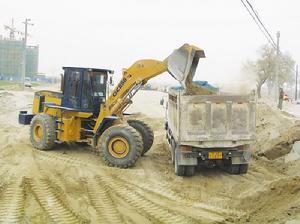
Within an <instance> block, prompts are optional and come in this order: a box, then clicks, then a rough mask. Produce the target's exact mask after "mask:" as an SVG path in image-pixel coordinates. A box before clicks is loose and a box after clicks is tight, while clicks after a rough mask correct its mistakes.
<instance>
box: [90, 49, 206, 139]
mask: <svg viewBox="0 0 300 224" xmlns="http://www.w3.org/2000/svg"><path fill="white" fill-rule="evenodd" d="M200 57H205V55H204V51H203V50H202V49H200V48H197V47H195V46H192V45H189V44H184V45H183V46H182V47H180V48H179V49H176V50H175V51H174V52H173V53H172V54H171V55H170V56H169V57H167V58H166V59H165V60H163V61H157V60H151V59H148V60H139V61H137V62H135V63H134V64H133V65H132V66H131V67H129V68H128V69H125V70H123V76H122V79H121V81H120V82H119V83H118V85H117V86H116V87H115V89H114V90H113V92H112V93H111V94H110V96H109V97H108V99H107V101H106V102H105V103H104V104H102V105H101V108H100V113H99V116H98V118H97V121H96V124H95V126H94V129H93V132H94V133H95V134H96V133H97V130H98V128H99V126H100V124H101V123H102V121H103V120H104V118H106V117H109V116H112V115H116V116H118V117H122V115H123V111H124V109H125V108H126V107H127V106H128V105H129V104H130V103H131V98H132V97H133V96H134V94H135V93H136V92H137V91H138V90H139V89H140V87H141V86H142V85H144V84H146V83H147V81H148V80H149V79H151V78H153V77H155V76H158V75H160V74H162V73H163V72H166V71H168V72H169V73H170V74H171V75H172V76H173V77H174V78H175V79H177V80H178V81H180V82H181V83H182V84H183V85H184V83H185V80H186V78H187V76H188V75H191V76H192V77H193V76H194V74H191V72H192V73H193V72H195V68H194V66H197V63H198V60H199V58H200ZM195 60H196V62H197V63H195Z"/></svg>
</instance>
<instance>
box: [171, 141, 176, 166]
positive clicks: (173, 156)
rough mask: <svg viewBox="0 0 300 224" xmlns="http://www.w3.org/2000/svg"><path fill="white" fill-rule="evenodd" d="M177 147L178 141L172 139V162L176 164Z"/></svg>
mask: <svg viewBox="0 0 300 224" xmlns="http://www.w3.org/2000/svg"><path fill="white" fill-rule="evenodd" d="M175 147H176V143H175V141H174V140H173V139H172V140H171V160H172V164H173V165H174V164H175Z"/></svg>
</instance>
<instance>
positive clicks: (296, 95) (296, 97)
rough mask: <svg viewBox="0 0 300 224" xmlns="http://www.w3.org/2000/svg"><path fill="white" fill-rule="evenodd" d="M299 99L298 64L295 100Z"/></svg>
mask: <svg viewBox="0 0 300 224" xmlns="http://www.w3.org/2000/svg"><path fill="white" fill-rule="evenodd" d="M297 99H298V65H296V86H295V101H297Z"/></svg>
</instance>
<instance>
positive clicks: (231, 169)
mask: <svg viewBox="0 0 300 224" xmlns="http://www.w3.org/2000/svg"><path fill="white" fill-rule="evenodd" d="M227 171H228V173H230V174H239V173H240V165H239V164H229V165H228V166H227Z"/></svg>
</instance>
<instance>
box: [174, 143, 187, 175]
mask: <svg viewBox="0 0 300 224" xmlns="http://www.w3.org/2000/svg"><path fill="white" fill-rule="evenodd" d="M185 168H186V167H185V166H183V165H178V149H177V147H176V148H175V174H176V175H177V176H181V177H183V176H185Z"/></svg>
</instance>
